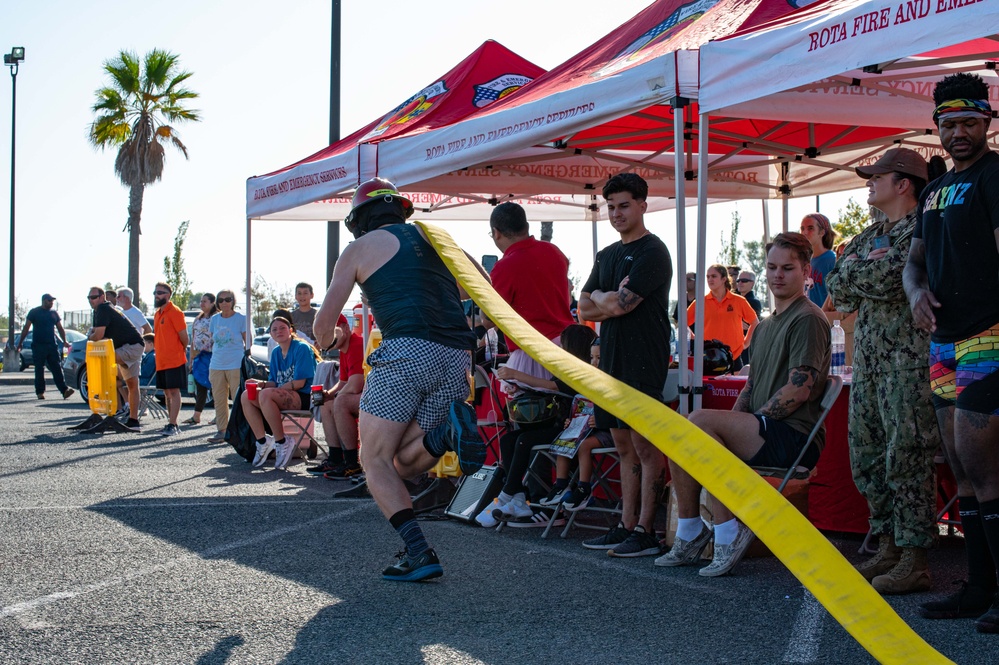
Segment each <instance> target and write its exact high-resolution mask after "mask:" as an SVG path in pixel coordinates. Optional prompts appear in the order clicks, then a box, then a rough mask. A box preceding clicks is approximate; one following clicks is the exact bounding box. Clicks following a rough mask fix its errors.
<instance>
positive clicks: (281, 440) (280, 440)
mask: <svg viewBox="0 0 999 665" xmlns="http://www.w3.org/2000/svg"><path fill="white" fill-rule="evenodd" d="M284 440H285V439H284V437H283V436H282V437H281V438H280V439H276V440H275V441H274V443H275V444H278V445H280V444H283V443H284Z"/></svg>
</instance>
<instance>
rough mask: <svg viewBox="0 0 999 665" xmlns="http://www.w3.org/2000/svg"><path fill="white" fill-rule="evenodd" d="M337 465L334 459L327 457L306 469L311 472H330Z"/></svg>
mask: <svg viewBox="0 0 999 665" xmlns="http://www.w3.org/2000/svg"><path fill="white" fill-rule="evenodd" d="M336 467H337V465H336V463H335V462H333V460H331V459H329V458H326V459H325V460H323V461H322V463H320V464H316V465H314V466H307V467H305V470H306V471H308V472H309V473H328V472H330V471H332V470H333V469H335V468H336Z"/></svg>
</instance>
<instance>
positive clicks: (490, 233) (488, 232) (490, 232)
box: [486, 229, 495, 238]
mask: <svg viewBox="0 0 999 665" xmlns="http://www.w3.org/2000/svg"><path fill="white" fill-rule="evenodd" d="M494 233H495V229H489V230H488V231H486V235H487V236H489V237H490V238H492V237H493V234H494Z"/></svg>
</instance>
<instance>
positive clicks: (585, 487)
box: [577, 480, 593, 494]
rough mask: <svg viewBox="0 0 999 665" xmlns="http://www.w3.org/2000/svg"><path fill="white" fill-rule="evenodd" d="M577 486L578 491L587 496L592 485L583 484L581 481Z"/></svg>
mask: <svg viewBox="0 0 999 665" xmlns="http://www.w3.org/2000/svg"><path fill="white" fill-rule="evenodd" d="M577 485H578V486H579V490H580V491H581V492H584V493H586V494H589V493H590V492H591V491H592V489H593V488H592V485H590V483H584V482H583V481H582V480H580V481H579V482H578V483H577Z"/></svg>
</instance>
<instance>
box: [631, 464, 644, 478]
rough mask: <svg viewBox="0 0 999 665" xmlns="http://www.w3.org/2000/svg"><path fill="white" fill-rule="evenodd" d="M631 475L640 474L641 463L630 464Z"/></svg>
mask: <svg viewBox="0 0 999 665" xmlns="http://www.w3.org/2000/svg"><path fill="white" fill-rule="evenodd" d="M631 475H633V476H640V475H642V465H641V464H633V465H632V466H631Z"/></svg>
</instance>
